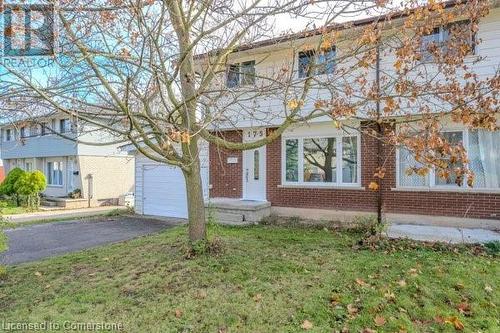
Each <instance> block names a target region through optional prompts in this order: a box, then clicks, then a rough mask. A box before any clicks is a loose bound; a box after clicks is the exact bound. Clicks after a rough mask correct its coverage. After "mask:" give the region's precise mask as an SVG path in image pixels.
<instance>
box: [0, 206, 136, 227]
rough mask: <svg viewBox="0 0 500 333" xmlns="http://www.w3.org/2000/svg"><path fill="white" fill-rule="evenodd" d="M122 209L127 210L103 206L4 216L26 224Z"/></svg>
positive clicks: (101, 213) (14, 221) (120, 207)
mask: <svg viewBox="0 0 500 333" xmlns="http://www.w3.org/2000/svg"><path fill="white" fill-rule="evenodd" d="M117 209H121V210H126V209H127V208H126V207H123V206H103V207H93V208H79V209H65V210H59V209H58V210H48V211H40V212H34V213H25V214H15V215H3V218H5V219H6V220H7V221H9V222H13V223H24V222H33V221H42V220H53V219H66V218H67V219H72V218H79V217H89V216H97V215H104V214H106V213H109V212H112V211H114V210H117Z"/></svg>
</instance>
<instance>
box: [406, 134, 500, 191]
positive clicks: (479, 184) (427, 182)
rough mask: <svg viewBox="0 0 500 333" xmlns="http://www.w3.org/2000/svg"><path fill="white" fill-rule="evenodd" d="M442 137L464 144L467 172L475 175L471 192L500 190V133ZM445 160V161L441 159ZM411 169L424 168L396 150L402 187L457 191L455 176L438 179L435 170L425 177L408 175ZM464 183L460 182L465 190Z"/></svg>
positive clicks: (456, 166) (452, 166) (447, 135)
mask: <svg viewBox="0 0 500 333" xmlns="http://www.w3.org/2000/svg"><path fill="white" fill-rule="evenodd" d="M443 137H444V138H445V139H446V140H447V141H448V142H450V143H451V144H454V145H455V144H463V145H464V147H465V148H466V150H467V157H468V160H469V165H468V167H469V169H471V170H472V171H473V172H474V176H475V178H474V188H479V189H497V190H498V189H500V154H499V153H498V152H499V151H500V131H494V132H492V131H487V130H482V129H480V130H453V131H446V132H444V133H443ZM442 159H443V160H447V159H448V158H447V157H443V158H442ZM461 166H462V164H461V162H456V163H453V164H450V163H449V168H450V169H453V168H458V167H461ZM412 167H417V168H418V167H423V165H422V164H420V163H418V162H417V161H416V160H415V157H414V156H413V154H412V153H411V152H409V151H408V150H407V149H399V165H398V170H399V175H398V184H399V186H401V187H446V188H458V184H457V179H456V176H455V175H454V174H453V173H452V174H451V175H450V177H449V178H446V179H444V178H442V177H439V175H438V174H437V172H436V170H434V169H431V170H430V172H429V173H428V174H427V175H425V176H422V175H418V174H416V173H407V172H406V171H407V170H409V169H410V168H412ZM466 181H467V180H466V179H463V180H462V182H461V185H462V186H465V185H464V184H466Z"/></svg>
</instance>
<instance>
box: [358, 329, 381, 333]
mask: <svg viewBox="0 0 500 333" xmlns="http://www.w3.org/2000/svg"><path fill="white" fill-rule="evenodd" d="M361 333H377V331H375V330H372V329H371V328H365V329H363V330H362V331H361Z"/></svg>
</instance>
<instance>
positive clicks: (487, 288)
mask: <svg viewBox="0 0 500 333" xmlns="http://www.w3.org/2000/svg"><path fill="white" fill-rule="evenodd" d="M484 291H486V292H487V293H491V292H493V288H491V286H490V285H489V284H487V285H486V286H484Z"/></svg>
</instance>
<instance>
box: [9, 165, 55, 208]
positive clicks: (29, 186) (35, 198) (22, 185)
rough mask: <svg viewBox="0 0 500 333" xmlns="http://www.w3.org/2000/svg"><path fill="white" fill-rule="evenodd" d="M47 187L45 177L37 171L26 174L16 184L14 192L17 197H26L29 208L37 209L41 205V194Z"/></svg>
mask: <svg viewBox="0 0 500 333" xmlns="http://www.w3.org/2000/svg"><path fill="white" fill-rule="evenodd" d="M46 187H47V180H46V179H45V175H44V174H43V173H41V172H40V171H38V170H36V171H33V172H24V173H23V174H22V175H21V176H20V177H19V178H18V179H17V181H16V182H15V183H14V190H15V192H16V193H17V195H23V196H26V198H27V202H28V207H31V208H36V207H38V206H39V204H40V196H39V195H40V192H42V191H43V190H45V188H46Z"/></svg>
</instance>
